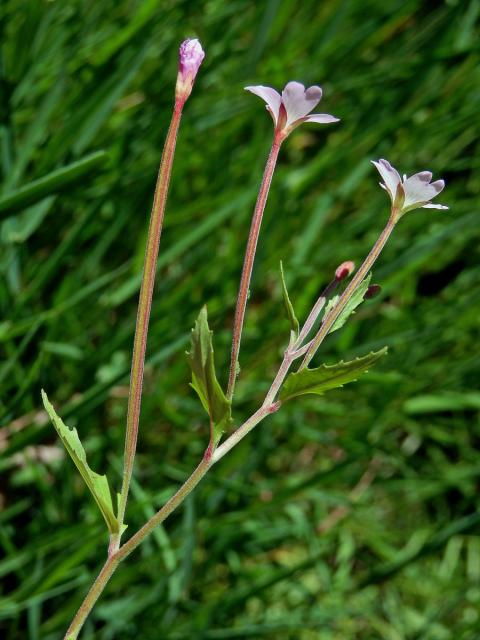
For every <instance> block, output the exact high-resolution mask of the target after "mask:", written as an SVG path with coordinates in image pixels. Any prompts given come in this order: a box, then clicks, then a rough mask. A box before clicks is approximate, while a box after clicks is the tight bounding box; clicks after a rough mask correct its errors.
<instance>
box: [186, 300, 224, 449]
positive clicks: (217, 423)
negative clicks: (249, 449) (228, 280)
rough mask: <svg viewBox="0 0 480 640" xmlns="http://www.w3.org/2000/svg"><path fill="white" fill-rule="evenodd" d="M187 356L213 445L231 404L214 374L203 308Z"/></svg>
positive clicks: (194, 386) (220, 432)
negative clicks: (207, 420)
mask: <svg viewBox="0 0 480 640" xmlns="http://www.w3.org/2000/svg"><path fill="white" fill-rule="evenodd" d="M187 357H188V361H189V363H190V367H191V369H192V383H191V384H192V387H193V388H194V389H195V391H196V392H197V394H198V397H199V398H200V401H201V403H202V405H203V407H204V409H205V411H206V412H207V413H208V415H209V418H210V443H211V444H212V443H213V444H215V445H216V444H217V443H218V441H219V440H220V438H221V437H222V433H223V432H224V431H225V430H226V429H227V428H228V427H229V426H230V424H231V423H232V403H231V402H230V400H228V399H227V397H226V396H225V394H224V393H223V391H222V388H221V386H220V384H219V382H218V380H217V377H216V375H215V364H214V359H213V345H212V332H211V331H210V329H209V327H208V318H207V308H206V307H203V309H202V310H201V311H200V313H199V315H198V318H197V321H196V322H195V327H194V329H192V338H191V350H190V352H189V353H187Z"/></svg>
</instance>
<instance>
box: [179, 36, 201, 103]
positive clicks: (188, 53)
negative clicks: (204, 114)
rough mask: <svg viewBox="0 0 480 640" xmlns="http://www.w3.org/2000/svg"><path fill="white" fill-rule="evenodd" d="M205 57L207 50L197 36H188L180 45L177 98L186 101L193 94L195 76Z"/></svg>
mask: <svg viewBox="0 0 480 640" xmlns="http://www.w3.org/2000/svg"><path fill="white" fill-rule="evenodd" d="M204 57H205V52H204V51H203V49H202V45H201V44H200V42H199V40H197V39H196V38H188V39H187V40H185V41H184V42H182V44H181V45H180V49H179V61H178V76H177V86H176V89H175V94H176V97H177V99H180V100H183V101H184V102H185V100H186V99H187V98H188V96H189V95H190V94H191V92H192V87H193V83H194V82H195V77H196V75H197V73H198V69H199V67H200V65H201V64H202V61H203V59H204Z"/></svg>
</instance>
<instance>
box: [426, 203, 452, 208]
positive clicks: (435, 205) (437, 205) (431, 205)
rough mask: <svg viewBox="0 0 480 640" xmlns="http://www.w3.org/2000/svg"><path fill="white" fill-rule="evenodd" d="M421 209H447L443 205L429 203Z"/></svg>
mask: <svg viewBox="0 0 480 640" xmlns="http://www.w3.org/2000/svg"><path fill="white" fill-rule="evenodd" d="M422 208H423V209H448V207H446V206H445V205H444V204H432V203H431V202H429V203H428V204H424V205H423V206H422Z"/></svg>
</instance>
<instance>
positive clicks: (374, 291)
mask: <svg viewBox="0 0 480 640" xmlns="http://www.w3.org/2000/svg"><path fill="white" fill-rule="evenodd" d="M381 290H382V287H381V286H380V285H379V284H371V285H370V286H369V287H368V289H367V290H366V292H365V295H364V296H363V298H364V300H370V299H371V298H376V297H377V296H378V294H379V293H380V291H381Z"/></svg>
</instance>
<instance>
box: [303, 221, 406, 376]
mask: <svg viewBox="0 0 480 640" xmlns="http://www.w3.org/2000/svg"><path fill="white" fill-rule="evenodd" d="M395 224H396V219H395V215H394V212H392V214H391V215H390V218H389V219H388V222H387V224H386V226H385V228H384V230H383V231H382V233H381V234H380V236H379V237H378V239H377V241H376V242H375V244H374V245H373V247H372V249H371V251H370V253H369V254H368V256H367V257H366V258H365V260H364V262H363V264H362V266H361V267H360V268H359V270H358V271H357V272H356V273H355V275H354V276H353V278H352V279H351V280H350V282H349V283H348V286H347V287H346V289H345V291H344V292H343V293H342V295H341V296H340V298H339V300H338V302H337V304H336V305H335V306H334V307H333V308H332V310H331V311H330V313H329V314H328V315H327V316H326V317H325V319H324V320H323V323H322V325H321V327H320V329H319V330H318V332H317V334H316V336H315V337H314V338H313V340H312V343H311V345H310V347H309V349H308V351H307V353H306V354H305V358H304V359H303V361H302V364H301V365H300V367H299V371H300V370H302V369H305V367H306V366H307V365H308V363H309V362H310V360H311V359H312V358H313V356H314V355H315V353H316V352H317V350H318V348H319V346H320V345H321V344H322V342H323V340H324V339H325V337H326V336H327V335H328V333H329V331H330V329H331V328H332V326H333V324H334V323H335V320H336V319H337V318H338V316H339V315H340V314H341V312H342V311H343V309H344V308H345V306H346V304H347V302H348V301H349V299H350V298H351V296H352V294H353V293H354V291H355V289H356V288H357V287H358V285H360V284H361V283H362V281H363V280H364V279H365V277H366V276H367V274H368V272H369V271H370V269H371V268H372V266H373V265H374V263H375V261H376V260H377V258H378V256H379V255H380V253H381V251H382V249H383V247H384V246H385V243H386V242H387V240H388V238H389V237H390V234H391V233H392V231H393V229H394V228H395Z"/></svg>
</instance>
